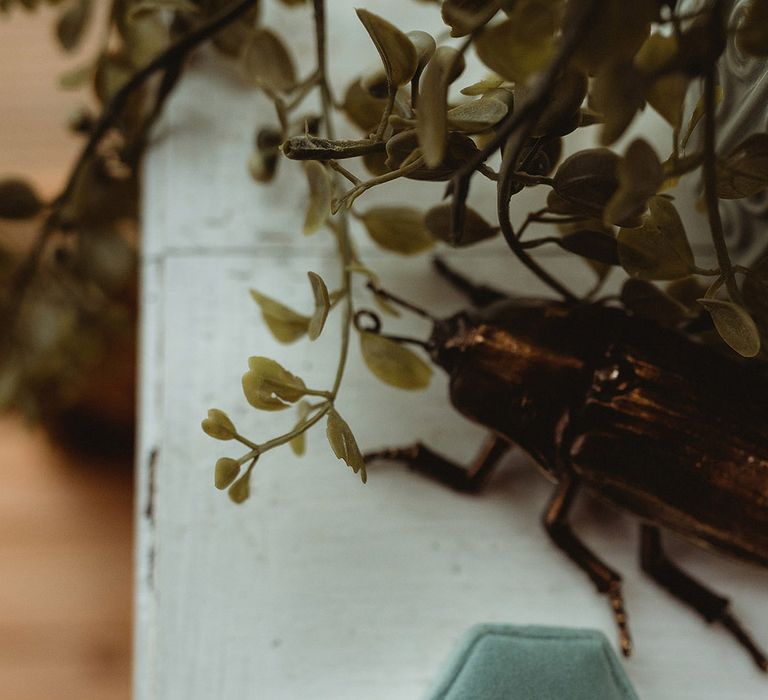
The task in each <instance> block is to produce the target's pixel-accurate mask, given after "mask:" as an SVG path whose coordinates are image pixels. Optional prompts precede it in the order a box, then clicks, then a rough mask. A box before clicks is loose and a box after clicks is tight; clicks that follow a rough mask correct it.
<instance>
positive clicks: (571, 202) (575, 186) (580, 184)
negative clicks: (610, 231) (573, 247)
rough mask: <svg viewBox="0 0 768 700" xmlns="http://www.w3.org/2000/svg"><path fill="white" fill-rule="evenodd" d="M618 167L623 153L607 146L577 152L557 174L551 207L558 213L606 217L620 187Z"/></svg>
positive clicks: (550, 200)
mask: <svg viewBox="0 0 768 700" xmlns="http://www.w3.org/2000/svg"><path fill="white" fill-rule="evenodd" d="M618 167H619V156H617V155H616V154H615V153H614V152H613V151H610V150H608V149H607V148H586V149H584V150H582V151H578V152H577V153H574V154H573V155H572V156H570V157H568V158H566V159H565V160H564V161H563V162H562V163H561V164H560V167H559V168H558V169H557V172H556V173H555V177H554V183H553V187H554V189H553V191H552V192H550V195H549V197H548V199H547V204H548V206H550V208H551V209H553V211H556V212H557V213H563V214H583V215H586V216H593V217H595V218H599V219H602V218H603V210H604V208H605V205H606V204H607V203H608V202H609V201H610V199H611V197H613V195H614V194H615V193H616V190H617V189H618V187H619V176H618ZM555 195H556V196H555Z"/></svg>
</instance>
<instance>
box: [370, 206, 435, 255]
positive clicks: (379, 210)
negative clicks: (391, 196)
mask: <svg viewBox="0 0 768 700" xmlns="http://www.w3.org/2000/svg"><path fill="white" fill-rule="evenodd" d="M360 220H361V221H362V222H363V224H364V225H365V228H366V230H367V231H368V234H369V235H370V237H371V238H372V239H373V240H374V241H376V243H378V244H379V245H380V246H381V247H382V248H386V249H387V250H391V251H393V252H394V253H400V254H401V255H415V254H416V253H421V252H423V251H425V250H429V249H430V248H431V247H432V246H433V245H434V244H435V241H434V239H433V238H432V236H431V235H430V233H429V230H428V229H427V227H426V225H425V224H424V215H423V214H422V212H421V211H419V210H418V209H413V208H412V207H397V206H381V207H373V208H372V209H369V210H368V211H366V212H364V213H363V214H361V215H360Z"/></svg>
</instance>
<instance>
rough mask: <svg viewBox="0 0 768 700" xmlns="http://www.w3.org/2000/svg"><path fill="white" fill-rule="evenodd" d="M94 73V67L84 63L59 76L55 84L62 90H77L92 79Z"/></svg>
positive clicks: (92, 64) (91, 64)
mask: <svg viewBox="0 0 768 700" xmlns="http://www.w3.org/2000/svg"><path fill="white" fill-rule="evenodd" d="M95 71H96V65H95V64H94V63H84V64H83V65H81V66H75V67H74V68H71V69H70V70H65V71H64V72H63V73H61V74H59V77H58V78H57V82H58V84H59V87H60V88H61V89H62V90H77V89H79V88H81V87H84V86H85V85H86V84H87V83H88V82H90V81H91V80H92V79H93V74H94V72H95Z"/></svg>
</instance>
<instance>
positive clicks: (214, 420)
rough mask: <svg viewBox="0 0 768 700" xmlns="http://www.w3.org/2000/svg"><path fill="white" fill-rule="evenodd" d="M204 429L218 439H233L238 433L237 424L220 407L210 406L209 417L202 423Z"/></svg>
mask: <svg viewBox="0 0 768 700" xmlns="http://www.w3.org/2000/svg"><path fill="white" fill-rule="evenodd" d="M201 426H202V428H203V431H204V432H205V433H206V434H208V435H210V436H211V437H212V438H216V439H217V440H232V438H234V437H235V435H236V434H237V429H236V428H235V424H234V423H233V422H232V421H231V420H230V418H229V416H228V415H227V414H226V413H224V411H220V410H219V409H218V408H209V409H208V417H207V418H205V419H204V420H203V422H202V423H201Z"/></svg>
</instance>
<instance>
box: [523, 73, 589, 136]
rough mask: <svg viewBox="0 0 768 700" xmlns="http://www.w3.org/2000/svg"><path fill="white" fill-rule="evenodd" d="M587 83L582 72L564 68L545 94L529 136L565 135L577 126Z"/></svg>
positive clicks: (579, 122) (579, 121)
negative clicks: (542, 109)
mask: <svg viewBox="0 0 768 700" xmlns="http://www.w3.org/2000/svg"><path fill="white" fill-rule="evenodd" d="M588 85H589V81H588V80H587V76H586V75H584V74H583V73H581V72H579V71H577V70H574V69H573V68H568V69H566V70H564V71H563V73H562V74H561V75H560V77H559V78H558V79H557V80H556V81H555V84H554V85H553V86H552V90H551V91H550V92H549V94H548V95H547V103H546V107H545V109H544V111H543V112H542V113H541V115H540V116H539V118H538V120H537V121H536V126H535V128H534V130H533V132H532V133H531V136H534V137H545V136H546V137H552V136H565V135H566V134H569V133H571V132H572V131H574V130H575V129H576V128H578V127H579V125H580V124H581V105H582V103H583V102H584V98H585V97H586V95H587V87H588Z"/></svg>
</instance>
